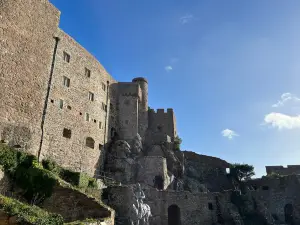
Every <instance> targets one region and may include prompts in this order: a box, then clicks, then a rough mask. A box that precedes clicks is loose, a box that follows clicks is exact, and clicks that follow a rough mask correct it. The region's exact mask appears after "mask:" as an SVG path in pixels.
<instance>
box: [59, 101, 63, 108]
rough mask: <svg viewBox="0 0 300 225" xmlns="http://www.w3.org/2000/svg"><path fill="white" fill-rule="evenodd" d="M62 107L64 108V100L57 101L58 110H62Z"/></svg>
mask: <svg viewBox="0 0 300 225" xmlns="http://www.w3.org/2000/svg"><path fill="white" fill-rule="evenodd" d="M63 107H64V100H62V99H59V108H60V109H63Z"/></svg>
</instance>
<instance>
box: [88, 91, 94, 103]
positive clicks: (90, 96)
mask: <svg viewBox="0 0 300 225" xmlns="http://www.w3.org/2000/svg"><path fill="white" fill-rule="evenodd" d="M89 100H90V101H92V102H93V101H94V93H92V92H89Z"/></svg>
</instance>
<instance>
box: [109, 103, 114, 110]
mask: <svg viewBox="0 0 300 225" xmlns="http://www.w3.org/2000/svg"><path fill="white" fill-rule="evenodd" d="M109 107H110V111H111V112H113V111H114V107H113V104H111V103H110V106H109Z"/></svg>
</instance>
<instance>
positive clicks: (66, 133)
mask: <svg viewBox="0 0 300 225" xmlns="http://www.w3.org/2000/svg"><path fill="white" fill-rule="evenodd" d="M71 135H72V131H71V130H70V129H67V128H64V131H63V137H65V138H71Z"/></svg>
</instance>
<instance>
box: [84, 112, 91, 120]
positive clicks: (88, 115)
mask: <svg viewBox="0 0 300 225" xmlns="http://www.w3.org/2000/svg"><path fill="white" fill-rule="evenodd" d="M85 121H90V114H88V113H85Z"/></svg>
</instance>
